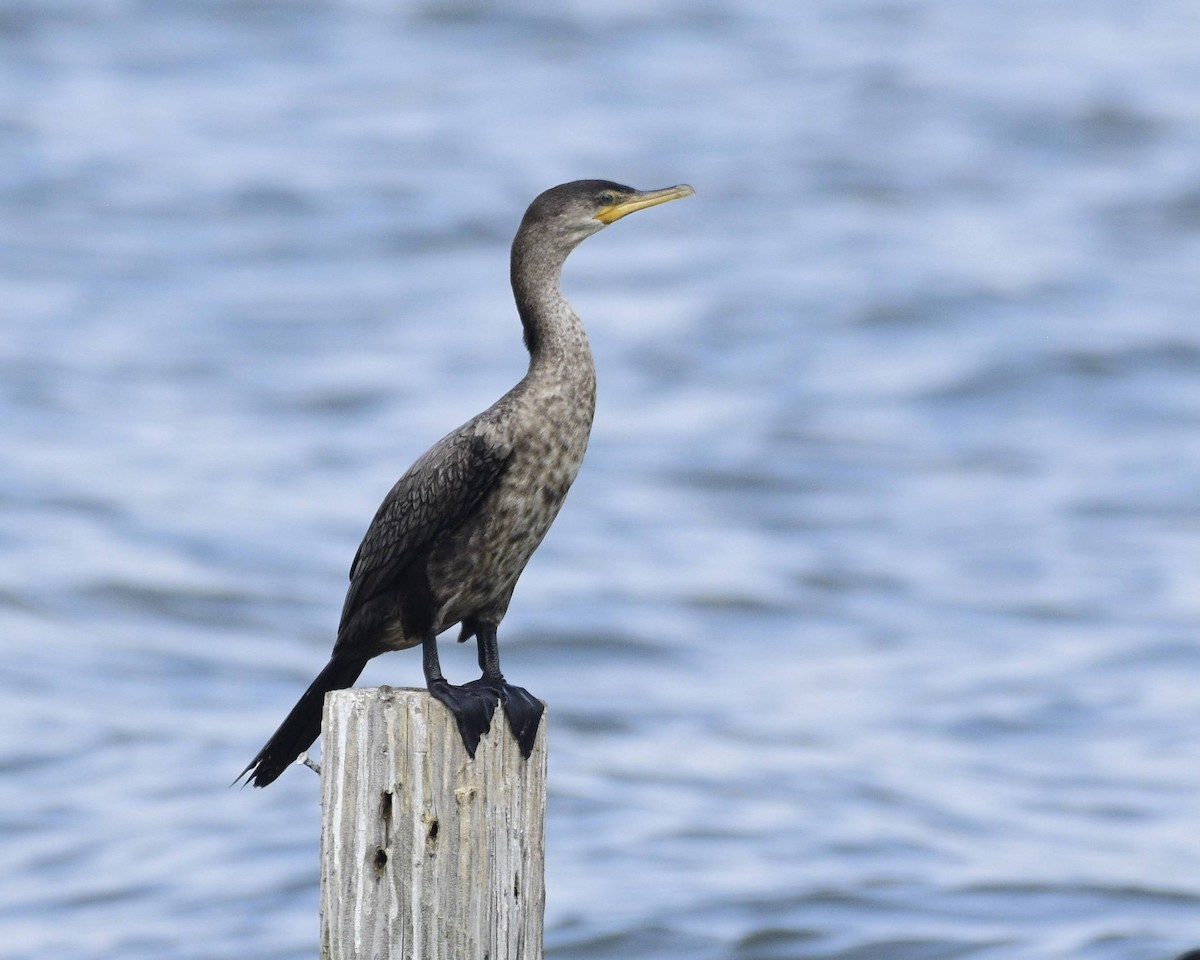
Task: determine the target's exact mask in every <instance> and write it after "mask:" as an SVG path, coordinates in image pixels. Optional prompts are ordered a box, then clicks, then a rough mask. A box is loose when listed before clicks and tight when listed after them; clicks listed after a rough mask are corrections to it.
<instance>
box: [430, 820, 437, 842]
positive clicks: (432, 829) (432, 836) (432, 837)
mask: <svg viewBox="0 0 1200 960" xmlns="http://www.w3.org/2000/svg"><path fill="white" fill-rule="evenodd" d="M437 835H438V822H437V821H436V820H431V821H430V823H429V842H430V843H432V842H433V841H435V840H436V839H437Z"/></svg>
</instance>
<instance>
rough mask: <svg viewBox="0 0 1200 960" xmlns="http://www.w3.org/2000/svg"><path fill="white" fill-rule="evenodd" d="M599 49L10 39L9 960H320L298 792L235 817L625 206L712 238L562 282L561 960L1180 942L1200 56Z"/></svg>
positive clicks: (576, 13) (31, 19) (942, 3)
mask: <svg viewBox="0 0 1200 960" xmlns="http://www.w3.org/2000/svg"><path fill="white" fill-rule="evenodd" d="M600 6H601V7H602V9H596V7H597V5H595V4H585V3H574V4H539V3H535V2H532V0H526V2H524V3H487V2H482V0H460V2H448V3H438V2H433V0H430V2H424V3H416V2H412V3H407V4H406V3H376V2H369V0H361V2H354V0H340V2H334V0H330V2H319V0H312V2H297V3H290V4H265V3H250V4H243V3H233V2H216V0H212V2H208V0H191V2H187V0H180V2H174V3H171V2H150V0H146V2H140V3H138V2H133V0H107V2H100V0H96V2H92V3H87V2H84V0H57V2H46V3H38V4H34V3H29V2H19V0H3V2H0V303H3V304H4V316H5V319H4V323H3V325H2V326H0V441H2V443H3V448H4V450H5V460H6V468H5V470H4V471H3V472H2V476H0V503H2V505H3V509H2V510H0V635H2V636H3V638H4V650H5V653H6V658H5V670H4V672H3V678H2V679H0V694H2V695H0V703H2V704H3V706H2V707H0V718H2V720H3V722H2V727H3V731H4V732H3V734H2V735H0V770H3V772H4V776H3V777H0V825H2V829H3V831H4V837H5V842H4V843H3V845H2V846H0V863H2V869H0V931H2V932H3V935H2V936H0V957H3V958H5V960H8V958H13V960H24V958H29V957H38V958H39V960H60V958H61V960H109V958H112V960H116V958H121V960H139V958H146V960H150V958H154V960H212V958H226V957H233V956H239V957H241V956H252V957H257V958H267V960H275V958H278V960H293V958H300V957H311V956H313V955H314V954H315V950H316V935H317V907H316V903H317V875H316V855H317V851H316V844H317V827H318V809H317V782H316V778H315V777H312V776H311V775H310V774H308V773H307V772H306V771H303V770H296V771H291V772H289V773H288V774H287V775H286V776H285V777H284V778H282V779H281V781H280V782H279V783H278V784H276V785H275V786H273V787H272V788H271V789H270V790H267V791H264V792H253V793H250V792H245V791H243V792H238V791H230V790H227V789H226V785H227V784H228V782H229V780H230V779H232V777H233V775H234V774H235V773H236V772H237V771H238V770H240V769H241V768H242V766H244V764H245V762H246V761H247V760H248V759H249V757H250V756H252V755H253V753H254V751H255V750H256V749H257V748H258V747H259V745H260V744H261V742H262V741H263V740H264V739H265V737H266V736H267V735H268V734H269V733H270V732H271V730H273V729H274V727H275V725H276V723H277V722H278V720H279V719H280V718H281V716H282V715H283V713H284V712H285V711H286V710H287V708H288V707H289V706H290V705H291V703H292V702H293V700H294V699H295V697H296V696H297V694H298V692H299V691H300V689H301V688H302V687H303V686H304V685H305V684H306V683H307V682H308V680H309V679H310V678H311V676H312V675H313V674H314V673H315V671H316V670H317V669H318V668H319V666H320V665H321V664H322V663H323V661H324V658H325V654H326V652H327V650H328V646H329V643H330V640H331V631H332V629H333V625H334V623H335V622H336V618H337V614H338V610H339V607H340V603H341V599H342V591H343V587H344V578H345V571H346V567H347V565H348V563H349V560H350V558H351V556H352V555H353V552H354V549H355V547H356V546H357V542H358V539H359V537H360V536H361V534H362V532H363V529H364V526H365V524H366V522H367V520H368V518H369V517H370V515H371V513H372V511H373V510H374V508H375V506H376V504H377V503H378V500H379V498H380V497H381V496H382V495H383V493H384V492H385V491H386V490H387V488H388V487H389V486H390V484H391V483H392V481H393V480H394V478H395V477H396V476H397V475H398V474H399V473H400V472H401V471H402V470H403V469H404V467H405V466H407V464H408V463H409V462H410V461H411V460H412V459H413V458H414V457H415V456H416V455H417V454H418V453H420V452H421V450H423V449H424V448H425V446H426V445H427V444H428V443H429V442H431V441H432V440H433V439H435V438H436V437H438V436H440V435H441V434H442V433H443V432H445V430H447V429H448V428H450V427H451V426H453V425H455V424H457V423H459V422H460V421H461V420H463V419H465V418H466V417H468V416H470V415H471V414H473V413H474V412H476V411H477V410H478V409H481V408H482V407H483V406H485V405H487V404H488V403H490V402H491V400H493V399H494V398H495V397H496V396H497V395H498V394H499V393H501V392H502V391H503V390H504V389H506V388H507V387H508V386H509V385H510V384H511V383H512V382H514V381H515V380H516V379H517V378H518V377H519V376H520V374H521V372H522V370H523V365H524V355H523V353H522V350H521V346H520V340H519V328H518V325H517V323H516V320H515V315H514V312H513V309H512V307H511V303H510V301H509V294H508V290H507V275H506V271H507V244H508V241H509V239H510V238H511V234H512V232H513V230H514V228H515V225H516V223H517V221H518V219H519V217H520V215H521V213H522V211H523V209H524V206H525V204H526V203H527V202H528V201H529V199H530V198H531V197H532V196H533V195H534V194H535V193H537V192H538V191H540V190H541V189H543V188H544V187H546V186H549V185H551V184H553V183H556V182H560V181H562V180H567V179H574V178H576V177H592V176H598V177H608V178H612V179H617V180H622V181H625V182H631V183H634V184H635V185H638V186H642V187H656V186H662V185H666V184H672V183H677V182H681V181H686V182H690V183H692V184H693V185H694V186H695V187H696V189H697V196H696V197H695V198H694V199H691V200H688V201H686V202H681V203H677V204H671V205H670V206H667V207H662V208H658V209H655V210H652V211H648V212H646V213H643V214H639V215H638V216H637V217H633V218H630V219H629V220H627V221H623V222H622V223H620V224H618V225H617V226H615V227H614V228H613V229H612V230H610V231H607V232H606V233H604V234H603V235H602V236H601V237H598V238H595V239H592V240H589V241H588V242H587V243H586V244H585V245H584V246H583V247H582V248H581V249H580V250H579V251H578V252H577V253H576V254H575V255H574V257H573V258H572V260H571V261H570V263H569V264H568V270H567V281H566V286H567V289H568V293H569V295H570V296H571V298H572V300H573V302H574V303H575V305H576V307H577V308H578V310H579V312H580V313H581V315H582V316H583V317H584V318H585V320H586V321H587V322H588V324H589V328H590V330H591V333H592V338H593V344H594V347H595V351H596V354H597V363H598V367H599V373H600V408H599V414H598V420H597V425H596V432H595V434H594V438H593V443H592V447H591V450H590V453H589V458H588V462H587V463H586V465H585V468H584V471H583V474H582V476H581V478H580V480H579V482H578V483H577V485H576V488H575V491H574V492H573V493H572V496H571V498H570V501H569V502H568V505H567V507H566V509H565V510H564V513H563V515H562V516H561V517H560V519H559V522H558V524H557V525H556V527H555V529H554V530H553V531H552V533H551V535H550V537H549V538H548V540H547V542H546V543H545V545H544V547H543V548H542V550H541V551H540V552H539V554H538V555H537V556H536V557H535V559H534V561H533V563H532V564H531V566H530V568H529V570H528V571H527V574H526V576H525V578H524V579H523V581H522V583H521V586H520V588H519V589H518V592H517V596H516V600H515V602H514V605H513V608H512V611H511V613H510V615H509V617H508V619H507V620H506V621H505V624H504V629H503V630H502V642H503V651H504V656H505V665H506V669H507V672H508V673H509V675H510V676H512V677H513V678H514V679H517V680H518V681H519V682H521V683H524V684H526V685H527V686H529V687H530V688H531V689H533V690H534V691H536V692H537V693H538V694H540V695H541V696H543V697H545V698H546V699H547V700H549V701H550V703H551V705H552V711H553V715H552V730H551V736H552V738H553V740H552V758H551V787H552V798H551V808H550V811H549V813H550V817H549V828H548V830H549V835H548V845H549V850H548V863H547V870H548V906H547V947H548V954H549V956H550V957H556V958H567V957H570V958H572V960H609V958H613V960H615V958H628V957H638V958H644V960H674V958H680V960H683V958H687V960H783V958H789V960H790V958H821V960H944V958H970V960H999V958H1005V960H1009V958H1015V960H1024V958H1029V960H1055V958H1081V960H1165V958H1169V957H1171V956H1174V955H1175V954H1177V953H1179V952H1180V951H1182V950H1184V949H1186V948H1188V947H1192V946H1195V945H1197V942H1198V941H1200V922H1198V921H1197V916H1198V915H1200V867H1198V865H1200V831H1197V830H1196V829H1195V824H1196V816H1197V811H1198V810H1200V788H1198V787H1197V782H1196V777H1195V770H1196V769H1197V763H1198V761H1200V748H1198V747H1197V743H1200V715H1198V712H1197V709H1196V696H1195V688H1196V684H1195V679H1194V678H1195V676H1196V673H1197V669H1198V668H1200V648H1198V647H1197V644H1196V640H1195V638H1196V634H1197V631H1198V629H1200V572H1198V571H1200V511H1198V509H1197V506H1196V504H1197V500H1198V497H1200V444H1197V443H1196V436H1197V433H1198V431H1200V364H1198V359H1200V333H1198V332H1197V327H1196V316H1197V310H1198V308H1200V279H1198V276H1200V272H1198V271H1197V270H1196V266H1195V265H1196V263H1197V262H1198V261H1200V174H1198V173H1197V164H1196V157H1197V155H1198V150H1200V60H1197V58H1196V55H1195V52H1196V41H1195V37H1196V27H1197V21H1196V16H1195V13H1194V10H1193V8H1192V6H1191V5H1189V4H1184V3H1180V2H1171V0H1148V2H1146V3H1141V4H1137V5H1128V4H1117V3H1083V2H1081V0H1074V2H1067V0H1063V2H1051V3H1041V2H1039V3H1034V2H1016V3H1009V4H993V5H983V4H960V3H955V2H953V0H926V2H916V0H909V2H899V0H897V2H887V0H877V2H857V0H855V2H815V3H809V4H797V5H787V4H779V3H776V2H774V0H770V2H768V0H750V2H746V0H742V2H736V3H735V2H733V0H709V2H706V3H702V4H697V3H682V2H678V3H672V2H666V0H663V2H657V3H651V4H647V3H644V2H638V3H622V2H617V3H610V4H604V5H600ZM444 662H445V665H446V667H447V670H448V672H449V673H450V675H451V676H452V677H455V676H457V677H465V676H469V675H470V672H471V667H472V663H471V652H470V651H467V650H463V649H460V648H454V649H447V650H446V651H445V654H444ZM419 679H420V672H419V663H418V658H416V657H414V656H411V655H410V656H407V657H406V656H403V655H396V656H393V657H387V658H384V659H383V660H382V661H376V663H374V664H373V665H372V666H371V667H370V668H369V670H368V672H367V674H366V676H365V677H364V683H379V682H389V683H394V684H406V683H408V684H411V683H416V682H419Z"/></svg>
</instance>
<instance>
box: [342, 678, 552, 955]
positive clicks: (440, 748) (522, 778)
mask: <svg viewBox="0 0 1200 960" xmlns="http://www.w3.org/2000/svg"><path fill="white" fill-rule="evenodd" d="M545 723H546V718H545V717H543V718H542V725H543V728H544V727H545ZM324 724H325V725H324V734H323V735H324V740H323V747H322V754H323V757H322V765H321V766H322V771H321V798H322V807H323V816H322V830H321V958H322V960H542V922H543V910H544V907H545V881H544V873H543V869H544V841H545V812H546V736H545V733H544V732H539V734H538V739H537V745H536V747H535V748H534V751H533V756H532V757H530V758H529V759H528V760H526V759H524V758H523V757H522V756H521V751H520V749H519V748H518V747H517V743H516V741H515V740H514V739H513V737H512V733H511V732H510V731H509V729H508V722H507V720H506V719H505V717H504V714H503V711H501V710H499V709H497V711H496V716H495V717H494V718H493V720H492V729H491V732H490V733H489V734H488V735H487V736H486V737H484V738H483V740H482V741H481V742H480V744H479V749H478V750H477V751H476V753H475V759H474V760H472V759H471V758H470V757H468V756H467V751H466V749H465V748H464V747H463V744H462V740H461V738H460V737H459V735H458V728H457V726H456V725H455V722H454V717H453V716H452V715H451V714H450V711H449V710H447V709H446V708H445V707H444V706H442V704H440V703H438V702H437V701H436V700H434V699H433V698H432V697H430V696H429V694H428V693H427V692H426V691H425V690H412V689H394V688H390V687H380V688H378V689H357V690H354V689H352V690H337V691H334V692H333V693H330V694H329V695H328V696H327V697H326V698H325V721H324Z"/></svg>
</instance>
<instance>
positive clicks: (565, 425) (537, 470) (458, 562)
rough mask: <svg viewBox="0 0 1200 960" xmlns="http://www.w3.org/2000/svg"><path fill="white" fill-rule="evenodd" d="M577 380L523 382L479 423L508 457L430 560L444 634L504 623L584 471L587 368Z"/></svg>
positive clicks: (590, 390) (591, 404)
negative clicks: (463, 624)
mask: <svg viewBox="0 0 1200 960" xmlns="http://www.w3.org/2000/svg"><path fill="white" fill-rule="evenodd" d="M580 372H582V373H583V374H584V375H583V376H582V377H579V378H578V380H577V382H574V383H564V382H555V381H551V382H537V381H536V380H534V381H533V382H530V381H529V380H526V381H525V382H524V383H523V384H522V385H521V386H520V387H518V388H517V389H516V390H514V391H513V393H511V394H509V395H508V397H506V398H505V401H507V402H505V401H501V403H500V404H498V405H497V416H496V417H495V418H494V419H491V418H485V419H483V420H482V421H481V422H480V424H479V427H480V429H481V430H482V431H484V434H485V437H486V439H487V440H488V442H489V443H491V444H494V445H496V446H497V447H500V448H507V449H509V450H510V454H509V457H508V461H507V464H506V465H505V468H504V470H503V472H502V473H501V475H500V478H499V479H498V481H497V482H496V484H495V486H494V487H493V488H492V490H491V491H490V493H489V494H488V495H487V496H486V497H485V498H484V500H483V502H482V503H481V504H480V507H479V509H478V510H476V511H475V513H474V514H472V516H471V517H470V518H469V519H468V520H467V521H466V522H465V523H464V524H463V525H462V526H461V527H460V528H459V529H458V530H457V531H456V532H455V533H454V534H453V535H452V536H451V537H449V538H447V540H446V541H445V542H444V543H443V544H440V545H439V546H438V548H436V549H435V550H434V553H433V555H432V556H431V557H430V562H429V566H428V571H429V583H430V587H431V590H432V593H433V596H434V600H435V603H436V604H437V606H438V608H439V615H438V617H437V620H438V624H437V627H438V630H439V631H440V630H444V629H446V628H448V627H450V626H452V625H453V624H455V623H457V622H459V621H460V620H462V619H463V618H465V617H474V618H477V619H482V620H484V621H490V622H493V623H498V622H499V620H500V619H501V618H503V616H504V613H505V611H506V610H507V608H508V601H509V599H510V598H511V596H512V592H513V588H514V587H515V586H516V582H517V578H518V577H520V575H521V572H522V571H523V570H524V569H525V565H526V564H527V563H528V562H529V558H530V557H531V556H532V555H533V552H534V550H536V549H537V547H538V545H539V544H540V543H541V542H542V539H543V538H544V537H545V535H546V532H547V531H548V530H549V529H550V525H551V524H552V523H553V522H554V518H555V517H556V516H557V515H558V511H559V509H560V508H561V507H562V504H563V501H564V500H565V499H566V496H567V491H568V490H570V488H571V484H572V483H573V482H574V480H575V477H576V476H577V475H578V473H579V468H580V466H581V465H582V464H583V457H584V453H585V452H586V451H587V443H588V436H589V434H590V432H591V426H592V416H593V413H594V410H595V377H594V374H592V373H591V365H590V364H587V369H586V370H584V371H580ZM580 381H581V382H580ZM522 388H524V389H522Z"/></svg>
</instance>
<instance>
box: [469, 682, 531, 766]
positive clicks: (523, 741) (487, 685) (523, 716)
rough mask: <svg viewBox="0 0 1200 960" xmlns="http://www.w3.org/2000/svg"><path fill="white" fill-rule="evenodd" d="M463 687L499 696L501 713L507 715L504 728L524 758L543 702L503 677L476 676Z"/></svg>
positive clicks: (526, 757)
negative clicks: (508, 730) (510, 733)
mask: <svg viewBox="0 0 1200 960" xmlns="http://www.w3.org/2000/svg"><path fill="white" fill-rule="evenodd" d="M466 687H467V688H470V689H472V690H489V691H491V692H492V695H493V696H495V697H497V698H498V699H499V702H500V704H501V705H502V706H503V707H504V715H505V716H506V717H508V728H509V729H510V730H511V731H512V735H513V737H515V738H516V741H517V746H519V747H520V748H521V756H523V757H524V758H525V759H526V760H528V759H529V757H530V756H531V755H532V754H533V745H534V744H535V743H536V742H537V733H538V727H539V726H540V725H541V722H542V714H543V713H545V712H546V705H545V704H544V703H542V701H541V700H539V699H538V698H537V697H535V696H534V695H533V694H532V693H530V692H529V691H528V690H526V689H525V688H524V687H517V686H514V685H513V684H511V683H509V682H508V681H507V680H505V679H503V678H499V679H493V678H489V677H480V678H479V679H478V680H472V681H471V682H470V683H468V684H466Z"/></svg>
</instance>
